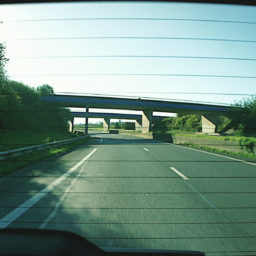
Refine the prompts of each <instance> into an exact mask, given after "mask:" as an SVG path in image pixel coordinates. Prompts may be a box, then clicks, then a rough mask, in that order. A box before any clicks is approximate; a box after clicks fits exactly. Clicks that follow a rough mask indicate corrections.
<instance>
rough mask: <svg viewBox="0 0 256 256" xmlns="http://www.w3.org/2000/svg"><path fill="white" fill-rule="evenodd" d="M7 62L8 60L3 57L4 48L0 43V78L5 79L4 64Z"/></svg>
mask: <svg viewBox="0 0 256 256" xmlns="http://www.w3.org/2000/svg"><path fill="white" fill-rule="evenodd" d="M7 62H8V59H7V58H6V57H5V46H4V45H3V44H1V43H0V78H1V79H3V78H4V77H5V73H6V71H5V64H6V63H7Z"/></svg>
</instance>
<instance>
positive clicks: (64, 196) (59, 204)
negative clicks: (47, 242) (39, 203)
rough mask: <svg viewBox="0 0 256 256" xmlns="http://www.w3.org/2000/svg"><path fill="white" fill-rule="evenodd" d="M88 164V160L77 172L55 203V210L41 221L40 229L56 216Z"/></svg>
mask: <svg viewBox="0 0 256 256" xmlns="http://www.w3.org/2000/svg"><path fill="white" fill-rule="evenodd" d="M87 164H88V162H85V164H84V165H83V167H82V168H81V170H80V171H79V173H78V174H77V176H76V177H75V178H74V179H73V180H72V182H71V183H70V185H69V186H68V187H67V188H66V189H65V192H64V193H63V194H62V196H61V197H60V199H59V201H58V202H57V204H56V205H55V208H54V210H53V211H52V212H51V213H50V215H48V217H47V218H46V219H45V220H44V221H43V222H42V223H41V225H40V227H39V229H44V228H45V227H46V226H47V225H48V223H49V222H50V221H51V220H52V219H53V218H54V217H55V216H56V214H57V213H58V211H59V208H60V207H61V205H62V203H63V202H64V200H65V199H66V197H67V195H68V192H69V191H70V189H71V188H72V187H73V185H74V184H75V182H76V181H77V179H78V178H79V177H80V176H81V174H82V172H83V171H84V168H85V166H86V165H87Z"/></svg>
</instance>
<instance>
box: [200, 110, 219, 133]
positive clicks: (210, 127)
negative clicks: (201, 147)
mask: <svg viewBox="0 0 256 256" xmlns="http://www.w3.org/2000/svg"><path fill="white" fill-rule="evenodd" d="M217 125H218V115H217V114H204V115H202V133H210V134H214V133H216V132H217Z"/></svg>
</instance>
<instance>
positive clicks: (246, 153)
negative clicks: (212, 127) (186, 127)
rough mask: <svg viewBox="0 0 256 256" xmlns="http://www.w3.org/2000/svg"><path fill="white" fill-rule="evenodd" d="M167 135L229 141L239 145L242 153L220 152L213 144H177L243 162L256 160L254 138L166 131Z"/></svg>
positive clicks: (255, 139) (255, 142) (255, 141)
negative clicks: (235, 158) (231, 157)
mask: <svg viewBox="0 0 256 256" xmlns="http://www.w3.org/2000/svg"><path fill="white" fill-rule="evenodd" d="M167 134H169V135H170V136H175V135H176V136H183V137H188V138H202V139H207V140H212V141H231V142H237V143H238V145H240V147H241V150H243V152H242V151H241V152H232V151H229V150H222V149H218V148H215V147H214V143H213V145H212V146H205V145H195V144H193V143H179V144H181V145H184V146H188V147H192V148H197V149H202V150H206V151H210V152H215V153H220V154H224V155H228V156H233V157H237V158H239V159H243V160H251V161H255V160H256V152H255V147H256V138H255V137H246V136H221V135H219V136H213V135H207V134H198V133H193V132H184V131H174V130H173V131H168V132H167Z"/></svg>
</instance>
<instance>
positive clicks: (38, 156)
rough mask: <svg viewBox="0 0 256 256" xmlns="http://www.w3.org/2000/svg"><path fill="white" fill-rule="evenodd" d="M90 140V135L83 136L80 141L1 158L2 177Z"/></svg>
mask: <svg viewBox="0 0 256 256" xmlns="http://www.w3.org/2000/svg"><path fill="white" fill-rule="evenodd" d="M88 140H89V137H87V138H83V139H81V140H78V141H74V142H72V143H69V144H64V145H59V146H57V147H54V148H49V149H44V150H40V151H36V152H32V153H28V154H25V155H22V156H18V157H15V158H12V159H5V160H1V166H0V177H1V176H5V175H7V174H9V173H12V172H14V171H16V170H18V169H20V168H23V167H26V166H29V165H31V164H33V163H36V162H39V161H42V160H45V159H48V160H49V159H51V158H52V157H56V156H60V155H63V154H65V153H68V152H69V151H71V150H72V149H74V148H76V147H78V146H80V145H82V144H84V143H86V142H87V141H88Z"/></svg>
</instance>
